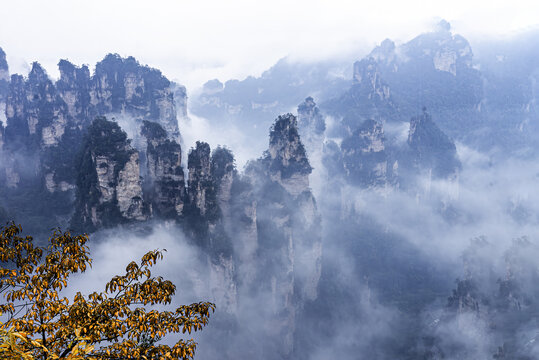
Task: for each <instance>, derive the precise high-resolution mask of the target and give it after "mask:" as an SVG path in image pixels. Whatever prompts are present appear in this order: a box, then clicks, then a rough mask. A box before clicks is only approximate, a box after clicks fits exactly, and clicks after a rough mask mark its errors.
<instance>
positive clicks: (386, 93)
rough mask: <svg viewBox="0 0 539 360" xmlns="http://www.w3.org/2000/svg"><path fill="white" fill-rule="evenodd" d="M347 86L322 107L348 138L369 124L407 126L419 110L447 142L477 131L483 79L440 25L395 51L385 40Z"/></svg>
mask: <svg viewBox="0 0 539 360" xmlns="http://www.w3.org/2000/svg"><path fill="white" fill-rule="evenodd" d="M352 82H353V83H352V85H351V86H350V88H349V90H348V91H346V92H345V93H344V94H343V95H341V96H340V97H337V98H336V99H333V100H330V101H328V102H326V103H324V104H323V107H322V108H323V109H324V111H326V112H328V113H329V114H330V115H333V116H336V117H337V118H342V121H341V123H342V126H343V128H344V130H345V131H347V132H348V133H352V132H354V131H355V130H356V129H357V127H358V126H359V125H360V124H361V123H362V122H363V121H365V120H368V119H373V120H375V121H381V122H383V123H385V122H393V123H399V122H405V121H408V119H409V118H410V117H411V116H413V115H414V114H415V113H416V112H417V109H421V108H422V107H423V106H426V107H428V108H429V109H430V110H431V112H432V113H433V114H434V115H435V116H436V118H437V119H438V121H439V123H440V126H441V127H442V129H443V130H444V131H445V132H447V133H448V134H450V135H451V136H454V137H456V135H457V134H458V135H460V136H463V137H465V136H467V135H468V132H467V131H463V129H470V128H475V127H477V126H479V125H480V122H479V120H480V119H481V118H482V114H481V111H480V103H481V101H482V99H483V78H482V75H481V73H480V72H479V71H478V70H477V69H476V68H474V66H473V52H472V50H471V47H470V45H469V43H468V42H467V41H466V39H464V38H463V37H462V36H460V35H455V34H453V33H452V32H451V28H450V26H449V24H448V23H447V22H445V21H442V22H441V23H440V24H439V25H438V27H437V28H436V29H435V30H434V31H432V32H429V33H425V34H422V35H419V36H417V37H416V38H414V39H412V40H411V41H409V42H407V43H405V44H402V45H400V46H398V47H397V46H395V44H394V43H393V42H392V41H391V40H388V39H386V40H384V41H383V42H382V43H381V44H380V46H378V47H376V48H375V49H373V51H372V52H371V53H370V54H369V55H367V56H366V57H365V58H363V59H361V60H359V61H357V62H355V63H354V72H353V77H352ZM475 120H477V121H475Z"/></svg>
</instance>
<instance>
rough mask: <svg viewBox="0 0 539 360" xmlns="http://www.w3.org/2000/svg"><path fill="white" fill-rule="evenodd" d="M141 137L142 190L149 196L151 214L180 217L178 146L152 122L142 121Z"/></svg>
mask: <svg viewBox="0 0 539 360" xmlns="http://www.w3.org/2000/svg"><path fill="white" fill-rule="evenodd" d="M141 134H142V136H143V137H144V138H145V139H146V144H147V148H146V152H145V156H146V177H145V188H146V189H147V191H148V192H150V193H151V194H150V195H149V196H150V202H151V204H152V208H153V211H154V213H155V215H157V216H159V217H163V218H176V217H178V216H181V215H182V213H183V206H184V202H185V178H184V173H183V168H182V161H181V146H180V144H178V143H177V142H176V141H174V140H170V139H168V137H167V133H166V131H165V130H164V129H163V128H162V127H161V126H160V125H159V124H157V123H154V122H149V121H144V123H143V125H142V129H141Z"/></svg>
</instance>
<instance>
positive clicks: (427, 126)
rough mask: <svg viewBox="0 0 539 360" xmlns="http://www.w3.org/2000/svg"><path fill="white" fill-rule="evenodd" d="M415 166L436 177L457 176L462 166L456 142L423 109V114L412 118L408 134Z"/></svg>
mask: <svg viewBox="0 0 539 360" xmlns="http://www.w3.org/2000/svg"><path fill="white" fill-rule="evenodd" d="M408 145H409V146H410V149H411V153H412V156H413V160H412V161H413V162H414V164H415V166H417V167H418V168H420V169H421V170H422V171H425V170H426V171H428V172H429V173H431V174H432V176H433V177H435V178H452V179H454V178H457V176H458V172H459V170H460V168H461V164H460V161H459V159H458V157H457V150H456V147H455V144H454V142H453V141H452V140H451V139H450V138H449V137H448V136H447V135H446V134H445V133H443V132H442V131H441V130H440V128H439V127H438V126H437V125H436V124H435V123H434V121H433V120H432V117H431V116H430V115H429V114H428V113H427V112H426V109H425V108H424V109H423V114H422V115H420V116H416V117H413V118H412V119H411V120H410V131H409V134H408Z"/></svg>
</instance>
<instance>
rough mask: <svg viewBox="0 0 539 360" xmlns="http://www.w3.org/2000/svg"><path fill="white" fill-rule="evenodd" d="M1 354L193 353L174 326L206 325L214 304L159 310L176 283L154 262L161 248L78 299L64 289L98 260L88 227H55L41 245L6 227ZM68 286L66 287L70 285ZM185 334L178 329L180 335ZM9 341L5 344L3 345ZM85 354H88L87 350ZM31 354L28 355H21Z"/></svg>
mask: <svg viewBox="0 0 539 360" xmlns="http://www.w3.org/2000/svg"><path fill="white" fill-rule="evenodd" d="M0 230H1V232H0V265H1V267H0V294H1V295H2V296H3V298H4V301H2V303H1V304H0V314H1V315H2V320H3V321H2V322H1V323H0V359H1V358H5V357H3V356H2V351H7V352H8V353H9V351H12V350H10V349H11V348H10V345H9V341H11V342H12V343H13V344H14V347H13V349H15V350H14V351H20V352H21V353H22V354H26V355H25V356H31V357H29V358H33V359H78V358H92V359H192V358H193V357H194V353H195V348H196V343H195V342H194V340H193V339H190V340H183V339H181V338H179V339H175V340H174V341H175V343H174V345H167V344H164V343H162V340H163V339H164V337H165V336H166V335H169V337H167V342H170V336H174V334H178V333H180V332H182V333H186V332H187V333H189V334H191V332H192V331H198V330H202V327H203V326H205V325H206V324H207V323H208V320H209V316H210V312H213V311H214V310H215V305H214V304H212V303H209V302H199V303H194V304H191V305H183V306H180V307H179V308H177V309H175V310H174V311H164V310H161V311H159V310H157V309H156V307H157V306H161V307H162V305H167V304H170V303H171V301H172V297H173V295H174V293H175V290H176V286H175V285H174V284H173V283H172V282H170V281H168V280H164V279H162V278H161V277H153V276H152V273H151V271H150V268H151V267H152V266H153V265H154V264H155V263H156V262H157V261H159V260H161V259H162V258H163V253H162V251H159V250H154V251H150V252H148V253H147V254H145V255H144V256H143V257H142V259H141V261H140V262H139V263H137V262H134V261H133V262H131V263H130V264H129V265H127V267H126V270H125V274H123V275H118V276H114V277H113V278H112V280H110V281H109V282H108V283H107V284H106V286H105V289H104V291H103V292H93V293H91V294H89V295H84V294H82V293H80V292H77V293H76V294H75V295H74V297H73V298H72V299H69V298H68V297H66V296H64V295H63V292H62V290H64V289H65V288H66V287H68V286H69V278H70V275H72V274H75V273H82V272H84V271H85V270H86V269H87V268H88V267H90V266H91V264H92V259H91V258H90V256H89V248H88V246H87V245H86V243H87V241H88V236H87V235H76V236H74V235H72V234H70V233H69V232H62V231H60V230H55V231H54V233H53V234H52V236H51V237H50V239H49V245H48V246H47V247H40V246H35V245H34V244H33V241H32V237H30V236H25V237H23V236H22V235H21V234H22V229H21V227H20V226H16V225H15V224H11V225H8V226H6V227H2V228H0ZM64 292H65V291H64ZM176 336H178V337H179V335H176ZM2 349H3V350H2ZM81 356H82V357H81ZM18 358H20V359H26V357H24V356H22V355H21V356H20V357H18Z"/></svg>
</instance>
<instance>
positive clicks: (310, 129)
mask: <svg viewBox="0 0 539 360" xmlns="http://www.w3.org/2000/svg"><path fill="white" fill-rule="evenodd" d="M298 131H299V134H300V135H301V140H302V142H303V144H304V145H305V148H306V149H307V152H308V153H309V154H315V153H319V152H320V151H321V150H322V144H323V142H324V132H325V131H326V121H325V119H324V116H323V115H322V113H321V112H320V109H319V108H318V106H316V103H315V102H314V99H313V98H312V97H310V96H309V97H308V98H306V99H305V101H304V102H302V103H301V104H300V105H299V106H298Z"/></svg>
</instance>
